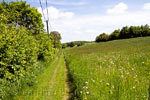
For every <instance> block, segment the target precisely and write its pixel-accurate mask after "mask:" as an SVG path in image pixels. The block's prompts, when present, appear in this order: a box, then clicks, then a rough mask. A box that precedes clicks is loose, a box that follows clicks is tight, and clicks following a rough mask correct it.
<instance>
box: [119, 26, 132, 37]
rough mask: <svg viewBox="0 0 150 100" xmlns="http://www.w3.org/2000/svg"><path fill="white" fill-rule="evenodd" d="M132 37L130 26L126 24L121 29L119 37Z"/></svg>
mask: <svg viewBox="0 0 150 100" xmlns="http://www.w3.org/2000/svg"><path fill="white" fill-rule="evenodd" d="M129 37H130V31H129V27H128V26H125V27H123V28H122V29H121V31H120V35H119V38H120V39H125V38H129Z"/></svg>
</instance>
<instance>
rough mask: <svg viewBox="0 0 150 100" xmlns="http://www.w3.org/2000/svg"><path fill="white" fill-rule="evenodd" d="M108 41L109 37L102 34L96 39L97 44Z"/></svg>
mask: <svg viewBox="0 0 150 100" xmlns="http://www.w3.org/2000/svg"><path fill="white" fill-rule="evenodd" d="M108 40H109V35H107V34H106V33H103V34H100V35H99V36H97V37H96V42H103V41H108Z"/></svg>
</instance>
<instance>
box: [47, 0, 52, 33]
mask: <svg viewBox="0 0 150 100" xmlns="http://www.w3.org/2000/svg"><path fill="white" fill-rule="evenodd" d="M46 9H47V20H48V24H49V25H50V28H51V30H52V31H53V28H52V25H51V23H50V21H49V12H48V3H47V0H46Z"/></svg>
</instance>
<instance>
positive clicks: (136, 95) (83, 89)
mask: <svg viewBox="0 0 150 100" xmlns="http://www.w3.org/2000/svg"><path fill="white" fill-rule="evenodd" d="M65 59H66V63H67V67H68V70H69V75H70V76H69V78H70V82H71V87H72V92H73V97H72V99H73V100H149V99H150V98H149V95H150V87H149V85H150V37H143V38H133V39H124V40H115V41H109V42H101V43H91V44H87V45H84V46H82V47H74V48H68V49H65Z"/></svg>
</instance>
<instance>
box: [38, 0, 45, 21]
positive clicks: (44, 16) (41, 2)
mask: <svg viewBox="0 0 150 100" xmlns="http://www.w3.org/2000/svg"><path fill="white" fill-rule="evenodd" d="M39 2H40V6H41V10H42V14H43V18H44V20H45V21H46V18H45V15H44V10H43V6H42V2H41V0H39Z"/></svg>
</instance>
